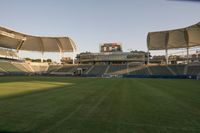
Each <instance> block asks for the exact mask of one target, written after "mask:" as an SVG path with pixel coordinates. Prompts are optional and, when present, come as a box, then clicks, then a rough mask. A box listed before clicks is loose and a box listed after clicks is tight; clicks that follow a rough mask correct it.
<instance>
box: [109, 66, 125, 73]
mask: <svg viewBox="0 0 200 133" xmlns="http://www.w3.org/2000/svg"><path fill="white" fill-rule="evenodd" d="M123 70H125V71H126V72H127V65H124V64H122V65H110V67H109V69H108V71H107V74H117V73H120V72H121V71H123Z"/></svg>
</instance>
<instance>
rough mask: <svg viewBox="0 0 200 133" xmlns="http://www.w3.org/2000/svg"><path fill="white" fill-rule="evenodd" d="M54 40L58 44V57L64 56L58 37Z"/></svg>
mask: <svg viewBox="0 0 200 133" xmlns="http://www.w3.org/2000/svg"><path fill="white" fill-rule="evenodd" d="M56 42H57V46H58V48H59V51H60V58H61V59H62V58H63V57H64V52H63V46H62V43H61V42H60V40H59V39H56Z"/></svg>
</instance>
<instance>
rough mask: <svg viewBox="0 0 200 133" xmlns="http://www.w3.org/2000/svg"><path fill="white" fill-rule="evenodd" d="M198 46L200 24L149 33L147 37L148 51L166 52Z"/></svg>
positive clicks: (199, 43)
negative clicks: (167, 50)
mask: <svg viewBox="0 0 200 133" xmlns="http://www.w3.org/2000/svg"><path fill="white" fill-rule="evenodd" d="M194 46H200V22H199V23H197V24H195V25H192V26H189V27H186V28H181V29H175V30H168V31H159V32H150V33H148V36H147V47H148V49H149V50H166V49H176V48H189V47H194Z"/></svg>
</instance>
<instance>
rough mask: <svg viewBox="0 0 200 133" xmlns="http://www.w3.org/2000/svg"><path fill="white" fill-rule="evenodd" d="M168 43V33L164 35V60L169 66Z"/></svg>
mask: <svg viewBox="0 0 200 133" xmlns="http://www.w3.org/2000/svg"><path fill="white" fill-rule="evenodd" d="M168 42H169V32H167V34H166V38H165V59H166V64H167V65H168V64H169V60H168V58H169V57H168V47H167V46H168Z"/></svg>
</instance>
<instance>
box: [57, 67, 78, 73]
mask: <svg viewBox="0 0 200 133" xmlns="http://www.w3.org/2000/svg"><path fill="white" fill-rule="evenodd" d="M76 67H77V65H63V66H62V67H61V68H59V69H58V70H56V72H66V73H72V72H74V71H75V70H76Z"/></svg>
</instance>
